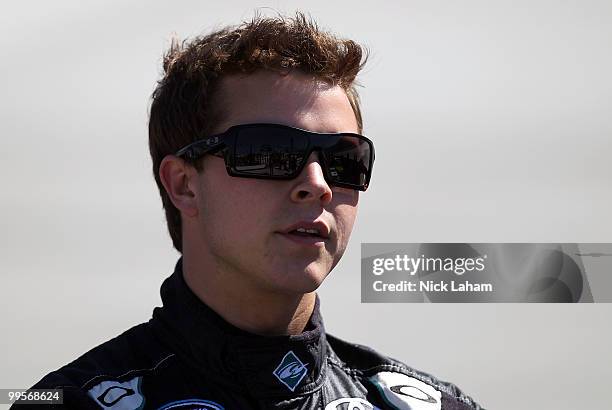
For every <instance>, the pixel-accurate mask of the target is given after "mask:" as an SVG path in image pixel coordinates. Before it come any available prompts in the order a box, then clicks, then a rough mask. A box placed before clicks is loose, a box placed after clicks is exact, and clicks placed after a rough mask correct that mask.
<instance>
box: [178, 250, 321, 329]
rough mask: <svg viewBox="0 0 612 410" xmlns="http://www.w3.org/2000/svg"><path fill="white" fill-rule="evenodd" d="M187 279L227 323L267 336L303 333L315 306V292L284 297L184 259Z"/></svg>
mask: <svg viewBox="0 0 612 410" xmlns="http://www.w3.org/2000/svg"><path fill="white" fill-rule="evenodd" d="M183 276H184V278H185V282H186V283H187V285H188V286H189V288H190V289H191V291H192V292H193V293H194V294H195V295H196V296H197V297H198V298H199V299H200V300H201V301H202V302H204V303H205V304H206V305H208V307H210V308H211V309H212V310H214V311H215V312H217V314H219V315H220V316H221V317H222V318H223V319H225V321H227V322H228V323H230V324H232V325H233V326H235V327H237V328H239V329H242V330H245V331H247V332H250V333H254V334H258V335H263V336H278V335H296V334H299V333H302V332H303V331H304V328H305V327H306V324H307V323H308V320H309V319H310V316H311V314H312V311H313V309H314V305H315V298H316V295H315V293H314V292H311V293H306V294H280V293H276V292H270V291H266V290H265V289H257V288H255V287H253V286H249V284H248V282H246V281H244V280H242V281H241V280H232V276H234V275H232V274H231V273H230V272H223V273H221V272H218V271H215V270H213V269H211V270H209V271H206V269H205V268H204V269H203V267H202V266H198V265H197V264H195V263H193V261H191V260H190V259H188V258H185V257H184V258H183Z"/></svg>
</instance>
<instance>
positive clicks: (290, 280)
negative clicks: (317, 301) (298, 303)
mask: <svg viewBox="0 0 612 410" xmlns="http://www.w3.org/2000/svg"><path fill="white" fill-rule="evenodd" d="M327 273H328V272H326V271H324V270H320V269H305V270H296V271H292V272H288V273H287V274H286V276H285V277H283V278H282V279H281V280H279V281H278V282H277V283H276V284H275V285H276V287H277V288H278V287H281V288H282V290H284V291H285V292H290V293H297V294H305V293H311V292H314V291H315V290H317V289H318V288H319V286H321V284H322V283H323V281H324V280H325V278H326V277H327Z"/></svg>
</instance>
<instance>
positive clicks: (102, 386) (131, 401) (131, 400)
mask: <svg viewBox="0 0 612 410" xmlns="http://www.w3.org/2000/svg"><path fill="white" fill-rule="evenodd" d="M141 383H142V376H138V377H134V378H133V379H131V380H128V381H125V382H120V381H117V380H105V381H103V382H101V383H98V384H96V385H95V386H94V387H92V388H91V389H89V390H88V391H87V394H88V395H89V396H90V397H91V398H92V399H94V401H95V402H96V403H98V405H100V407H102V408H103V409H112V410H141V409H142V408H143V407H144V402H145V400H144V396H143V395H142V392H141V391H140V385H141Z"/></svg>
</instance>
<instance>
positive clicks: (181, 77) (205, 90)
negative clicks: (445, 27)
mask: <svg viewBox="0 0 612 410" xmlns="http://www.w3.org/2000/svg"><path fill="white" fill-rule="evenodd" d="M362 60H363V61H362ZM366 61H367V49H365V48H364V47H362V46H360V45H359V44H357V43H356V42H354V41H352V40H348V39H340V38H337V37H336V36H334V35H333V34H330V33H328V32H325V31H322V30H320V29H319V27H318V26H317V24H316V23H315V22H314V21H313V20H312V18H306V16H305V15H304V14H303V13H301V12H297V13H296V15H295V17H293V18H288V17H284V16H281V15H279V16H277V17H262V16H260V15H258V14H256V15H255V17H254V18H253V19H252V20H251V21H247V22H243V23H242V24H240V25H238V26H233V27H226V28H223V29H220V30H217V31H214V32H212V33H210V34H208V35H206V36H201V37H196V38H194V39H192V40H190V41H187V40H185V41H183V42H182V43H181V42H178V41H176V40H173V41H172V43H171V46H170V49H169V50H168V51H167V53H166V54H165V55H164V59H163V67H164V76H163V78H162V79H161V80H159V82H158V83H157V87H156V88H155V91H154V92H153V95H152V103H151V111H150V117H149V150H150V152H151V158H152V160H153V174H154V176H155V182H156V183H157V187H158V188H159V193H160V195H161V198H162V203H163V207H164V210H165V212H166V220H167V224H168V231H169V233H170V237H171V238H172V243H173V245H174V247H175V248H176V249H177V250H178V251H179V252H182V233H181V232H182V230H181V215H180V212H179V210H178V209H176V207H175V206H174V205H173V204H172V201H171V200H170V197H169V196H168V194H167V192H166V190H165V189H164V187H163V185H162V183H161V180H160V176H159V166H160V164H161V161H162V159H163V158H164V157H165V156H166V155H169V154H174V153H175V152H176V151H178V150H179V149H180V148H182V147H183V146H185V145H187V144H189V143H191V142H193V141H195V140H196V139H199V138H202V137H203V136H205V135H208V133H209V132H210V131H211V130H212V129H213V128H214V127H215V125H216V124H218V121H219V119H220V118H221V115H222V114H223V112H222V111H221V109H220V108H218V107H215V104H211V101H212V100H213V99H214V98H215V95H216V92H217V88H218V84H219V79H220V78H221V77H222V76H224V75H228V74H235V73H252V72H254V71H256V70H261V69H265V70H273V71H277V72H288V71H290V70H291V69H294V68H295V69H297V70H300V71H301V72H303V73H306V74H311V75H313V76H314V77H315V78H316V79H318V80H321V81H325V82H326V83H329V84H332V85H339V86H341V87H342V88H343V89H344V90H345V92H346V93H347V96H348V99H349V101H350V104H351V106H352V108H353V112H354V113H355V117H356V119H357V125H358V128H359V132H362V128H363V121H362V117H361V111H360V106H359V96H358V94H357V91H356V88H355V86H356V85H357V84H356V82H355V77H356V76H357V73H358V72H359V71H360V70H361V69H362V67H363V65H364V64H365V62H366ZM200 165H201V163H196V164H195V166H196V168H197V169H198V171H201V167H200Z"/></svg>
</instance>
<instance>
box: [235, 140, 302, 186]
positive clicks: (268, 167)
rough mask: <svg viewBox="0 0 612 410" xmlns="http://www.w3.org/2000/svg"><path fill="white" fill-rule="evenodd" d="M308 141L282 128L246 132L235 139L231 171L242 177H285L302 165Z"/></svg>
mask: <svg viewBox="0 0 612 410" xmlns="http://www.w3.org/2000/svg"><path fill="white" fill-rule="evenodd" d="M307 148H308V138H307V137H306V136H302V135H300V134H293V133H287V131H286V130H284V129H282V128H266V129H262V128H246V129H244V130H240V132H239V133H238V134H237V136H236V151H235V153H234V154H235V155H234V169H235V170H236V171H238V172H240V173H241V174H243V175H253V176H272V177H286V176H290V175H292V174H294V173H295V171H296V169H298V168H299V167H300V165H301V164H302V163H303V162H304V160H305V156H306V153H307V152H306V150H307Z"/></svg>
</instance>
